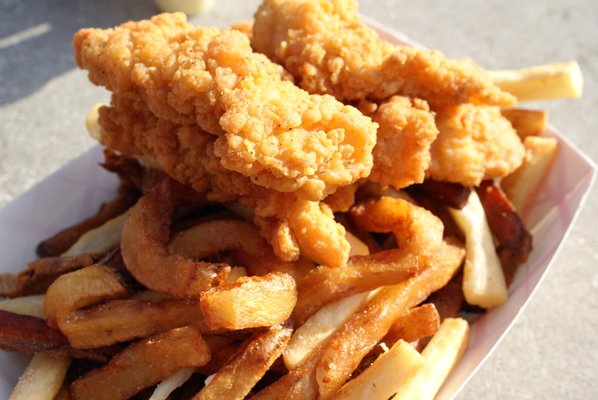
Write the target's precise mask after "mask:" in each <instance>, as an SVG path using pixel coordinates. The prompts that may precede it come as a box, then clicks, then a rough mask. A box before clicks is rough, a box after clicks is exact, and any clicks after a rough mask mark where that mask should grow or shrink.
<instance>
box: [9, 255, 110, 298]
mask: <svg viewBox="0 0 598 400" xmlns="http://www.w3.org/2000/svg"><path fill="white" fill-rule="evenodd" d="M98 259H99V256H97V255H94V254H89V253H85V254H80V255H77V256H65V257H48V258H42V259H39V260H34V261H31V262H30V263H29V264H27V268H26V269H25V270H24V271H22V272H20V273H19V274H16V275H14V274H2V275H0V296H5V297H21V296H27V295H31V294H41V293H44V292H45V291H46V289H48V286H50V284H51V283H52V282H54V280H56V278H58V277H59V276H60V275H63V274H65V273H67V272H71V271H74V270H77V269H80V268H83V267H87V266H89V265H92V264H94V263H95V262H96V261H97V260H98Z"/></svg>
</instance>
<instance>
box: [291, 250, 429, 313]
mask: <svg viewBox="0 0 598 400" xmlns="http://www.w3.org/2000/svg"><path fill="white" fill-rule="evenodd" d="M420 269H421V266H420V258H419V257H418V256H417V255H416V254H413V253H412V252H411V250H410V249H408V248H407V249H405V248H401V249H392V250H385V251H381V252H379V253H375V254H371V255H367V256H354V257H351V258H350V259H349V262H348V263H347V264H346V265H345V266H342V267H336V268H332V267H326V266H320V267H318V268H315V269H313V270H311V271H310V272H309V273H307V275H306V276H305V277H303V279H301V280H300V281H299V284H298V286H297V289H298V291H299V296H298V300H297V306H296V307H295V310H294V312H293V316H294V317H295V320H296V321H297V322H298V323H302V322H303V321H305V320H306V319H307V318H308V317H309V316H310V315H312V314H313V313H314V312H316V311H317V310H318V309H320V308H321V307H322V306H323V305H326V304H328V303H330V302H332V301H335V300H338V299H341V298H343V297H346V296H349V295H352V294H355V293H359V292H365V291H368V290H373V289H375V288H378V287H380V286H385V285H396V284H399V283H401V282H404V281H406V280H407V279H409V278H411V277H413V276H414V275H416V274H417V273H418V272H419V270H420Z"/></svg>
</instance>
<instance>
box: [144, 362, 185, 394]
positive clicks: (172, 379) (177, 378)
mask: <svg viewBox="0 0 598 400" xmlns="http://www.w3.org/2000/svg"><path fill="white" fill-rule="evenodd" d="M193 372H194V369H193V368H182V369H179V370H178V371H177V372H175V373H174V374H172V375H170V376H169V377H168V378H166V379H164V380H163V381H162V382H160V383H159V384H158V386H156V389H154V393H152V396H151V397H150V398H149V400H167V399H168V396H170V394H171V393H172V392H173V391H174V390H175V389H176V388H178V387H179V386H181V385H182V384H183V383H185V382H187V381H188V380H189V378H191V375H193Z"/></svg>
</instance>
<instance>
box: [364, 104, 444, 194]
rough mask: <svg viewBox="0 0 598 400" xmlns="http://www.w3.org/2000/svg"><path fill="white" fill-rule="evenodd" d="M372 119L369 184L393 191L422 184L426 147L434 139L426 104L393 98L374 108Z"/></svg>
mask: <svg viewBox="0 0 598 400" xmlns="http://www.w3.org/2000/svg"><path fill="white" fill-rule="evenodd" d="M373 119H374V121H375V122H377V123H378V125H379V128H378V141H377V143H376V147H374V168H372V173H371V174H370V177H369V180H371V181H374V182H378V183H379V184H380V185H382V186H392V187H394V188H395V189H401V188H404V187H407V186H409V185H412V184H414V183H421V182H423V180H424V178H425V176H426V170H427V169H428V166H429V165H430V146H431V144H432V142H433V141H434V140H435V139H436V137H437V136H438V129H437V128H436V123H435V122H434V114H433V113H432V112H430V108H429V107H428V104H427V103H426V102H425V101H423V100H419V99H413V100H412V99H409V98H407V97H401V96H393V97H392V98H390V100H388V101H386V102H384V103H382V104H381V105H380V106H379V107H378V109H377V110H376V112H375V114H374V116H373Z"/></svg>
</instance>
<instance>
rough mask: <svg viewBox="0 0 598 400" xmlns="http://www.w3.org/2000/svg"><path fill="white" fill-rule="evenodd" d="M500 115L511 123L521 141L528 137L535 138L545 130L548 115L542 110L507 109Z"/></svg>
mask: <svg viewBox="0 0 598 400" xmlns="http://www.w3.org/2000/svg"><path fill="white" fill-rule="evenodd" d="M500 113H501V114H502V115H503V117H505V118H506V119H508V120H509V122H511V125H513V128H514V129H515V131H516V132H517V135H518V136H519V137H520V138H521V139H522V140H523V139H525V138H526V137H528V136H537V135H539V134H541V133H542V132H544V130H545V129H546V124H547V119H548V115H547V113H546V111H544V110H527V109H524V108H508V109H505V110H501V111H500Z"/></svg>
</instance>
